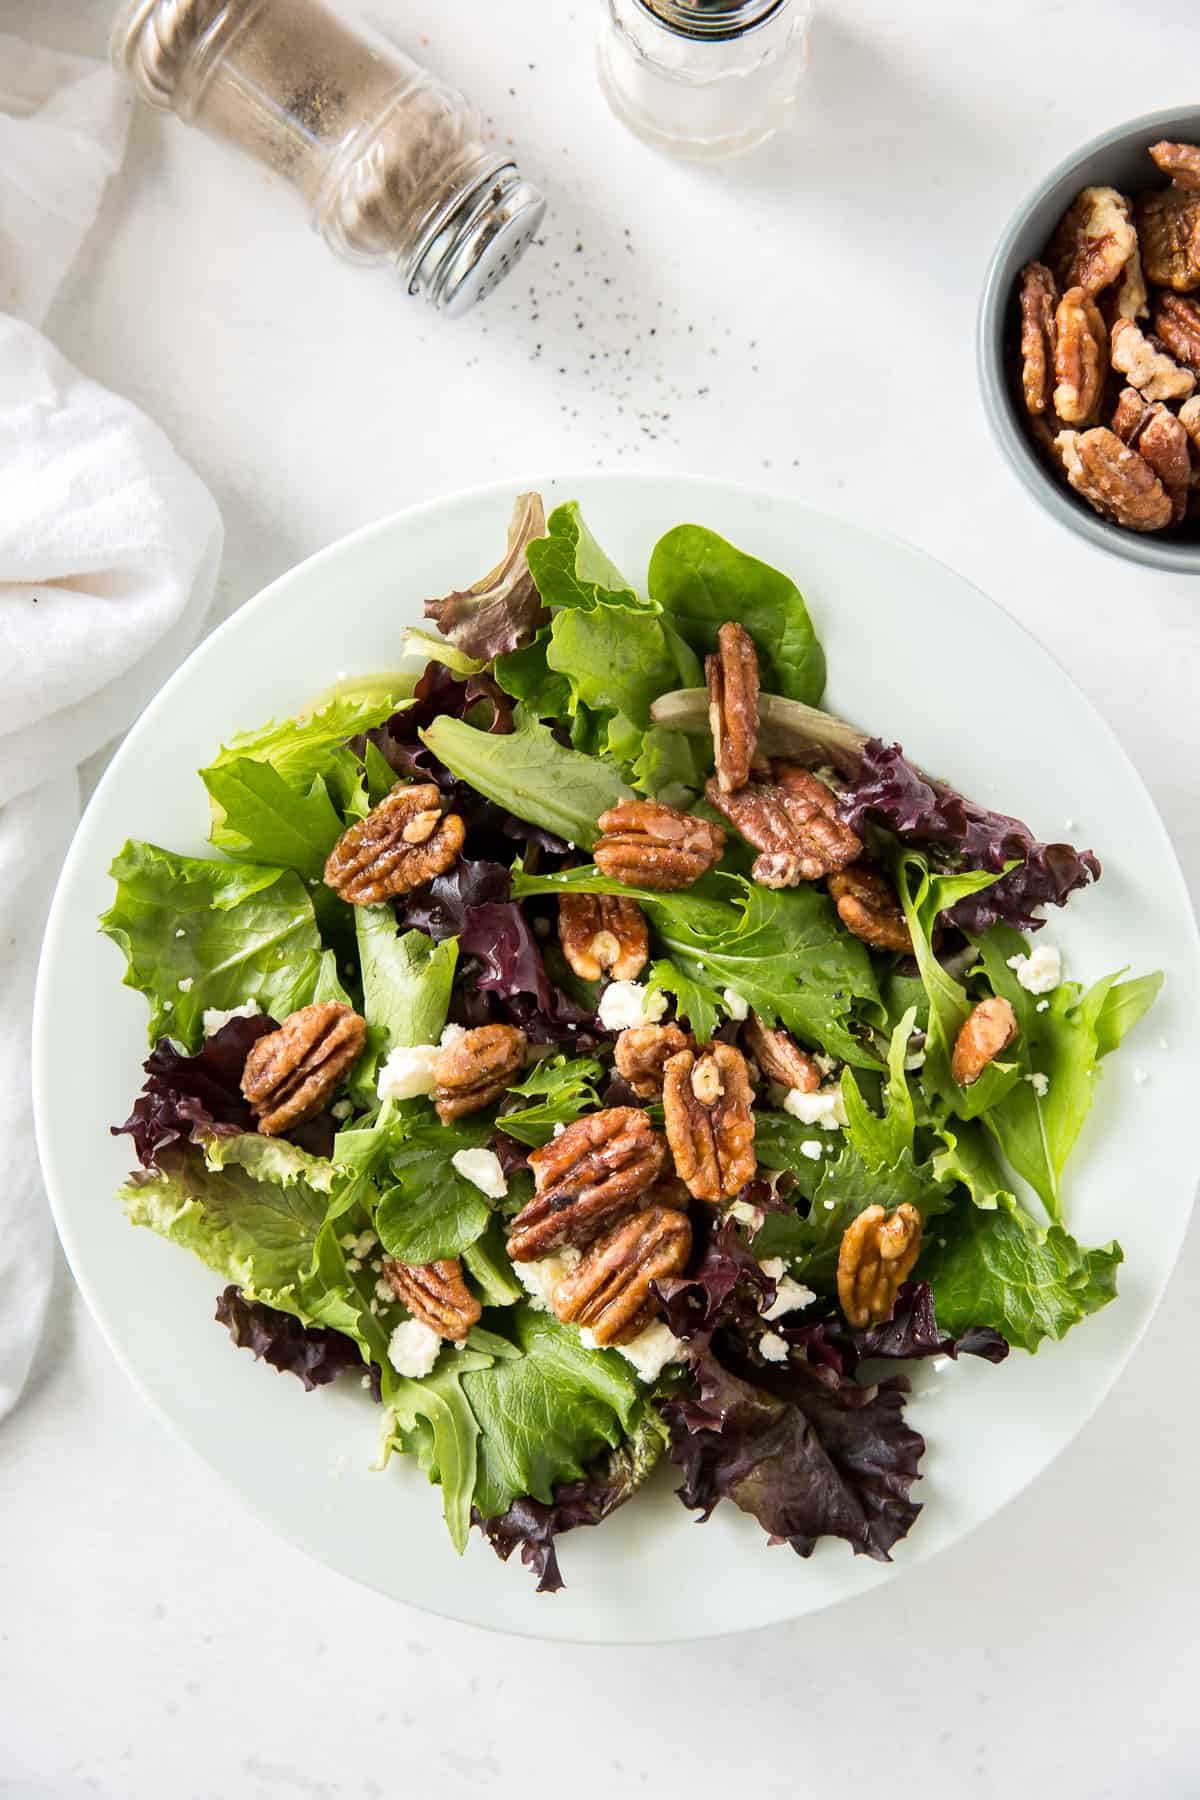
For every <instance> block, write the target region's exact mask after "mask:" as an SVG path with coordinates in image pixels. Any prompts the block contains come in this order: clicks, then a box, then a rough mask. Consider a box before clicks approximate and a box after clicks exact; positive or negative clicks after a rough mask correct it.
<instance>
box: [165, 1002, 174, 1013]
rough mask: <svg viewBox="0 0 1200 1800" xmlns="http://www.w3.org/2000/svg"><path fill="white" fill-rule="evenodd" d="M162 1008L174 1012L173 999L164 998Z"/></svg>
mask: <svg viewBox="0 0 1200 1800" xmlns="http://www.w3.org/2000/svg"><path fill="white" fill-rule="evenodd" d="M162 1009H163V1011H164V1012H174V1011H175V1002H174V1001H173V1000H164V1001H163V1003H162Z"/></svg>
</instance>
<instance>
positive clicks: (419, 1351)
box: [388, 1319, 442, 1381]
mask: <svg viewBox="0 0 1200 1800" xmlns="http://www.w3.org/2000/svg"><path fill="white" fill-rule="evenodd" d="M441 1347H442V1340H441V1338H440V1337H439V1336H438V1334H437V1332H436V1331H431V1330H430V1328H429V1326H428V1325H422V1323H421V1321H420V1319H405V1320H404V1322H403V1324H401V1325H397V1327H396V1329H395V1331H393V1333H392V1335H391V1337H390V1338H389V1339H388V1361H389V1362H390V1363H391V1365H392V1367H393V1369H395V1371H396V1373H397V1375H404V1376H406V1377H407V1378H408V1380H409V1381H420V1380H421V1378H422V1376H424V1375H428V1373H429V1371H430V1369H432V1367H433V1365H434V1363H435V1362H436V1361H437V1359H438V1351H439V1350H440V1349H441Z"/></svg>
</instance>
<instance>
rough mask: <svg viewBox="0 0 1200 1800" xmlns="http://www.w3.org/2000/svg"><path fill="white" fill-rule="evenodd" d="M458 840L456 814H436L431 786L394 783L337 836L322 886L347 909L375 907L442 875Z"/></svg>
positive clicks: (437, 797) (437, 795) (438, 800)
mask: <svg viewBox="0 0 1200 1800" xmlns="http://www.w3.org/2000/svg"><path fill="white" fill-rule="evenodd" d="M464 835H465V833H464V830H463V822H462V820H461V819H460V818H459V816H458V814H457V813H444V812H443V811H442V796H441V792H440V790H439V789H438V787H437V785H436V783H434V782H432V781H429V782H420V783H418V784H417V785H416V786H415V787H405V786H403V785H402V784H399V783H398V784H397V785H396V786H395V787H394V788H393V789H392V791H391V793H390V794H388V795H387V796H386V797H385V798H384V799H383V800H381V801H380V802H379V805H378V806H377V807H375V808H374V809H373V811H371V812H369V813H368V814H367V816H366V818H365V819H360V820H359V821H358V823H357V824H355V825H351V826H350V827H349V829H348V830H346V831H343V833H342V835H341V837H340V838H339V839H338V841H337V843H336V844H335V845H334V846H333V849H332V850H331V851H330V852H329V859H328V861H327V862H326V864H325V882H326V885H327V886H328V887H331V888H332V889H333V890H334V892H335V893H336V894H339V895H340V896H341V898H342V899H343V900H348V901H349V902H350V904H351V905H352V906H377V905H378V904H379V903H380V901H382V900H391V899H394V898H395V896H396V895H397V894H407V893H408V892H409V891H410V889H412V888H416V887H420V886H421V884H422V883H423V882H426V881H430V880H432V878H433V877H434V876H435V875H441V874H442V873H444V871H445V870H446V869H448V868H449V867H450V865H451V863H452V862H454V861H455V860H456V859H457V857H458V853H459V851H460V850H461V849H462V845H463V837H464Z"/></svg>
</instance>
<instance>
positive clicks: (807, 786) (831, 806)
mask: <svg viewBox="0 0 1200 1800" xmlns="http://www.w3.org/2000/svg"><path fill="white" fill-rule="evenodd" d="M704 791H705V793H706V795H707V797H708V801H709V804H710V805H712V806H714V807H715V808H716V809H717V811H718V812H720V813H723V814H724V815H725V817H726V818H727V819H728V820H729V823H730V824H731V825H732V826H734V828H735V829H736V830H737V831H738V832H740V833H741V835H742V837H744V838H745V840H746V842H747V843H748V844H753V846H754V848H755V849H756V850H757V851H759V852H760V854H759V855H758V856H757V857H756V858H755V861H754V865H753V868H752V869H751V871H750V872H751V874H752V875H753V877H754V879H755V881H757V882H760V883H761V884H762V886H763V887H771V888H783V887H797V886H798V885H799V883H800V882H802V881H819V880H820V878H821V876H822V875H831V874H833V873H834V871H835V870H837V869H844V868H845V867H846V865H847V863H852V862H855V861H856V860H857V859H858V857H860V856H861V855H862V848H863V847H862V842H861V840H860V839H859V838H857V837H856V836H855V834H854V833H853V832H852V831H851V829H850V827H849V826H848V825H843V823H842V821H841V820H840V819H839V818H838V815H837V797H836V795H835V794H834V792H833V789H832V788H830V787H827V786H826V784H825V783H824V782H823V781H821V780H820V779H819V778H818V777H817V776H816V775H813V774H810V772H809V771H808V770H807V769H804V768H801V766H800V764H799V763H787V762H772V764H771V779H770V780H769V781H760V780H758V779H755V780H753V781H749V782H747V784H746V786H745V787H743V788H739V789H738V791H737V793H735V794H726V793H723V792H722V791H721V788H720V787H719V786H718V784H717V782H716V781H715V780H711V779H710V780H709V782H708V784H707V786H706V787H705V790H704Z"/></svg>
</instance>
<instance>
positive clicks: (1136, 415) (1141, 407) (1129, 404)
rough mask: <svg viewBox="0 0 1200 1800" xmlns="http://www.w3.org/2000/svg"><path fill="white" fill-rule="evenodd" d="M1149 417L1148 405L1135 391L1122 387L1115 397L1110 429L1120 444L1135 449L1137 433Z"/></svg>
mask: <svg viewBox="0 0 1200 1800" xmlns="http://www.w3.org/2000/svg"><path fill="white" fill-rule="evenodd" d="M1149 417H1150V406H1149V403H1148V402H1147V401H1145V400H1143V399H1142V396H1141V395H1140V394H1139V393H1138V391H1137V389H1136V388H1134V387H1123V388H1122V389H1121V391H1120V393H1119V394H1118V395H1117V404H1116V407H1115V408H1114V410H1113V416H1112V428H1113V430H1114V431H1115V432H1116V434H1117V436H1118V437H1119V438H1120V440H1121V442H1122V443H1123V444H1132V445H1134V447H1135V448H1136V446H1137V434H1138V431H1139V430H1140V428H1141V426H1142V425H1143V423H1144V422H1145V421H1146V420H1147V419H1148V418H1149Z"/></svg>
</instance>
